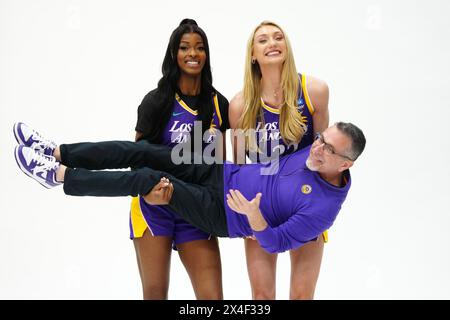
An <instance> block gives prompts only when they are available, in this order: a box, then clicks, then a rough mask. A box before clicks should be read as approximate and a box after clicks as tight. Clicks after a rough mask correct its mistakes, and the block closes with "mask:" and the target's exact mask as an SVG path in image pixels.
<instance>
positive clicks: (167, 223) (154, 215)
mask: <svg viewBox="0 0 450 320" xmlns="http://www.w3.org/2000/svg"><path fill="white" fill-rule="evenodd" d="M147 228H148V229H149V231H150V233H151V234H152V236H165V237H172V239H173V244H174V248H175V246H176V245H178V244H180V243H185V242H190V241H194V240H208V239H210V238H211V235H210V234H208V233H206V232H204V231H201V230H199V229H197V228H195V227H193V226H191V225H190V224H189V223H188V222H186V221H185V220H183V219H182V218H180V217H179V216H178V215H177V214H176V213H174V212H172V211H170V210H168V209H167V208H166V207H162V206H152V205H149V204H148V203H147V202H145V200H144V199H143V198H142V197H133V198H132V200H131V209H130V238H131V239H134V238H140V237H142V235H143V234H144V231H145V230H146V229H147Z"/></svg>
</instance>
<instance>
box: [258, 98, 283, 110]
mask: <svg viewBox="0 0 450 320" xmlns="http://www.w3.org/2000/svg"><path fill="white" fill-rule="evenodd" d="M261 105H262V107H263V108H264V109H266V110H267V111H269V112H272V113H276V114H280V109H275V108H272V107H269V106H268V105H267V104H266V103H265V102H264V100H263V99H262V98H261Z"/></svg>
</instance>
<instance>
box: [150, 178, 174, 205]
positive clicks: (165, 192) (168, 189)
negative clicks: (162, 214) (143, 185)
mask: <svg viewBox="0 0 450 320" xmlns="http://www.w3.org/2000/svg"><path fill="white" fill-rule="evenodd" d="M172 193H173V184H172V183H171V182H170V181H169V179H167V178H161V181H160V182H159V183H158V184H157V185H156V186H154V187H153V189H152V190H150V192H149V193H147V194H146V195H145V196H144V200H145V202H147V203H148V204H151V205H155V206H160V205H166V204H169V202H170V199H171V198H172Z"/></svg>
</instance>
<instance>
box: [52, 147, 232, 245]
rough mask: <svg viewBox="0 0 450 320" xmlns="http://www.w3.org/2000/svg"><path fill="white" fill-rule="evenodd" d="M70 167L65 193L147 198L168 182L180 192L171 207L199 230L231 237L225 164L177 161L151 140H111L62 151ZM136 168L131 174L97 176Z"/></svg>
mask: <svg viewBox="0 0 450 320" xmlns="http://www.w3.org/2000/svg"><path fill="white" fill-rule="evenodd" d="M60 150H61V163H62V164H63V165H65V166H67V167H68V169H67V170H66V174H65V177H64V192H65V193H66V194H68V195H74V196H97V197H115V196H128V195H131V196H136V195H145V194H147V193H148V192H150V190H151V189H152V188H153V187H154V186H155V185H156V184H157V183H158V182H159V181H160V179H161V178H162V177H167V178H168V179H169V180H170V181H171V182H172V184H173V187H174V191H173V194H172V199H171V200H170V203H169V205H168V207H169V208H170V209H172V210H173V211H174V212H176V213H177V214H179V215H180V216H181V217H182V218H183V219H185V220H186V221H187V222H189V223H190V224H192V225H193V226H195V227H197V228H199V229H201V230H203V231H205V232H208V233H211V234H213V235H216V236H219V237H227V236H228V231H227V221H226V215H225V208H224V197H223V196H224V195H223V165H221V164H211V165H206V164H181V165H176V164H174V163H173V162H172V159H171V152H172V150H171V149H170V148H169V147H167V146H163V145H156V144H151V143H149V142H147V141H140V142H129V141H108V142H98V143H75V144H63V145H61V146H60ZM129 167H131V168H133V170H131V171H129V170H128V171H91V170H103V169H124V168H129Z"/></svg>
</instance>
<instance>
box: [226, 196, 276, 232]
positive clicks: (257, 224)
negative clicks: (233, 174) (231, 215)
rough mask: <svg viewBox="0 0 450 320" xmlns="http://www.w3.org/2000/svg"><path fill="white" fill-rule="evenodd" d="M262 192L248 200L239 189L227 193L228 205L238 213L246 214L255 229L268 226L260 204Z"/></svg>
mask: <svg viewBox="0 0 450 320" xmlns="http://www.w3.org/2000/svg"><path fill="white" fill-rule="evenodd" d="M261 196H262V195H261V193H259V192H258V193H257V194H256V196H255V197H254V198H253V199H252V200H250V201H248V200H247V199H246V198H245V197H244V196H243V195H242V193H241V192H240V191H239V190H231V189H230V193H229V194H227V204H228V206H229V207H230V208H231V209H232V210H234V211H236V212H237V213H240V214H244V215H246V216H247V218H248V223H249V224H250V227H251V228H252V230H254V231H262V230H264V229H265V228H267V221H266V219H264V217H263V215H262V213H261V211H260V210H259V204H260V202H261Z"/></svg>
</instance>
